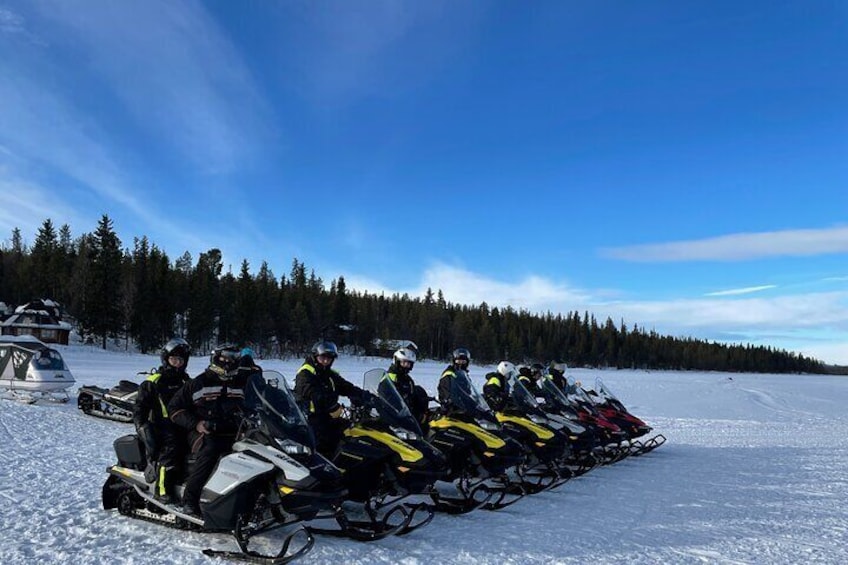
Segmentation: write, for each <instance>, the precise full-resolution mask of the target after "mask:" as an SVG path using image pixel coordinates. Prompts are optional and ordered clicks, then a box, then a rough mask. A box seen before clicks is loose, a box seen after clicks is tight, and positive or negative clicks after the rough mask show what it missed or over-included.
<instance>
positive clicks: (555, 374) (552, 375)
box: [545, 369, 568, 391]
mask: <svg viewBox="0 0 848 565" xmlns="http://www.w3.org/2000/svg"><path fill="white" fill-rule="evenodd" d="M545 376H546V377H547V378H549V379H551V380H552V381H553V382H554V384H555V385H556V387H557V388H558V389H560V390H562V391H565V390H566V388H565V387H567V386H568V381H567V380H566V378H565V374H564V373H561V372H559V371H557V370H556V369H549V370H548V374H547V375H545Z"/></svg>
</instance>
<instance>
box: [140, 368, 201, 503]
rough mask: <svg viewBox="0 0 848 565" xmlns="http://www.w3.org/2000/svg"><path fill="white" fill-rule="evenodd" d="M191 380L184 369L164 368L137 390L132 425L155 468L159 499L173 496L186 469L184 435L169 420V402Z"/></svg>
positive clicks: (148, 378)
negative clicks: (174, 489)
mask: <svg viewBox="0 0 848 565" xmlns="http://www.w3.org/2000/svg"><path fill="white" fill-rule="evenodd" d="M190 380H191V379H190V378H189V376H188V374H187V373H186V372H185V369H183V368H182V367H180V368H179V369H177V368H175V367H171V366H170V365H168V366H165V365H163V366H161V367H159V369H158V370H157V371H156V372H155V373H153V374H152V375H150V376H149V377H147V379H145V381H144V382H143V383H141V385H140V386H139V387H138V396H136V400H135V406H134V407H133V422H134V423H135V428H136V430H137V432H138V435H139V437H140V438H141V440H142V442H143V443H144V446H145V451H146V452H147V460H148V462H150V463H153V464H154V465H155V476H156V482H157V486H156V493H155V494H156V495H158V496H165V495H170V493H171V491H172V490H173V486H174V484H175V483H176V482H177V481H178V480H179V479H180V475H181V473H182V470H183V459H184V458H185V451H186V450H185V432H184V431H183V430H182V429H181V428H179V427H177V426H176V425H175V424H174V423H173V422H172V421H171V420H170V418H169V417H168V403H169V402H170V401H171V399H172V398H173V397H174V395H175V394H176V393H177V392H178V391H179V390H180V389H181V388H182V386H183V385H184V384H185V383H187V382H189V381H190Z"/></svg>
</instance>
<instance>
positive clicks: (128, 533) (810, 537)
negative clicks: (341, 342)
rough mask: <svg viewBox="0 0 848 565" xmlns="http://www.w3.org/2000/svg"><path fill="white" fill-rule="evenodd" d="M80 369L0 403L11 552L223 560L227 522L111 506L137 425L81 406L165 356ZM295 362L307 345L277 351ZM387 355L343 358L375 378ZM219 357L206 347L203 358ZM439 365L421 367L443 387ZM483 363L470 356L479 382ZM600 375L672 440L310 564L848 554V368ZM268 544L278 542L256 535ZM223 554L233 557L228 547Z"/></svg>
mask: <svg viewBox="0 0 848 565" xmlns="http://www.w3.org/2000/svg"><path fill="white" fill-rule="evenodd" d="M62 352H63V355H64V356H65V359H66V360H67V362H68V364H69V365H70V368H71V370H72V371H73V373H74V376H75V378H76V379H77V384H76V386H74V388H73V389H72V395H71V396H72V398H71V402H70V403H68V404H66V405H49V404H36V405H24V404H19V403H17V402H13V401H8V400H3V401H0V563H3V564H10V563H54V562H56V563H61V562H73V563H75V564H82V563H97V564H101V563H137V564H146V563H157V564H158V563H168V562H174V563H177V562H178V563H212V562H216V560H214V559H211V558H208V557H205V556H204V555H202V554H201V550H202V549H204V548H207V547H214V548H216V549H235V544H234V543H233V542H232V540H231V538H230V537H228V536H226V535H223V534H199V533H187V532H182V531H177V530H172V529H167V528H163V527H161V526H157V525H155V524H150V523H145V522H140V521H133V520H131V519H128V518H125V517H122V516H119V515H118V514H116V513H115V512H114V511H111V512H106V511H104V510H102V509H101V506H100V489H101V486H102V484H103V482H104V480H105V478H106V473H105V469H106V467H107V466H108V465H110V464H112V463H113V462H114V461H113V455H112V441H113V440H114V439H115V438H117V437H118V436H121V435H123V434H126V433H129V432H130V431H131V430H132V425H130V424H121V423H117V422H109V421H105V420H98V419H95V418H92V417H89V416H85V415H83V414H82V413H81V412H79V411H78V410H77V408H76V390H77V388H78V387H79V386H80V385H83V384H94V385H99V386H103V387H110V386H112V385H114V384H116V383H117V382H118V380H120V379H130V380H139V379H140V377H136V376H135V374H136V372H138V371H142V370H146V369H149V368H151V367H153V366H154V365H156V364H157V361H158V359H157V358H156V357H153V356H142V355H133V354H120V353H113V352H106V351H101V350H97V349H89V348H83V347H73V346H72V347H67V348H62ZM262 365H263V367H264V368H266V369H275V370H278V371H281V372H282V373H284V374H285V375H287V376H288V377H292V376H293V375H294V373H295V372H296V370H297V368H298V367H299V365H300V361H299V360H291V361H264V362H262ZM387 365H388V363H387V361H386V360H379V359H358V358H345V357H342V358H341V359H339V360H338V361H337V364H336V368H337V369H339V370H340V372H341V373H342V374H343V375H344V376H346V377H347V378H348V379H350V380H352V381H354V382H355V383H357V384H361V376H362V373H363V372H364V371H365V370H367V369H370V368H373V367H377V366H381V367H385V366H387ZM204 366H205V359H201V358H193V359H192V360H191V363H190V365H189V369H190V373H191V374H197V373H198V372H199V371H200V370H201V369H202V368H203V367H204ZM442 368H443V363H438V362H419V363H418V364H417V365H416V367H415V369H414V371H413V376H415V377H416V379H417V380H418V382H419V383H421V384H422V385H424V386H425V387H426V388H427V389H428V390H430V391H433V392H434V391H435V386H436V381H437V379H438V375H439V373H440V371H441V369H442ZM486 369H487V368H484V367H477V366H474V367H472V377H473V378H474V379H475V382H477V383H478V384H482V383H481V381H482V376H483V374H484V372H485V370H486ZM572 374H574V375H575V376H576V377H577V378H578V379H581V380H582V381H583V382H584V383H587V384H589V385H591V384H592V383H594V377H595V376H598V375H600V376H602V377H603V379H604V382H605V383H606V384H607V385H608V386H609V388H610V389H612V391H613V392H615V393H616V395H617V396H618V397H619V398H620V399H621V400H622V401H623V402H624V404H625V405H626V406H628V408H630V409H631V411H632V412H633V413H634V414H636V415H638V416H640V417H642V418H643V419H644V420H646V421H647V422H648V423H650V424H652V425H653V426H654V429H655V431H656V432H661V433H663V434H664V435H665V436H666V437H667V438H668V443H667V444H666V445H664V446H663V447H661V448H660V449H658V450H656V451H654V452H653V453H651V454H648V455H646V456H644V457H640V458H633V459H630V460H625V461H622V462H620V463H617V464H615V465H611V466H608V467H604V468H601V469H596V470H594V471H592V472H590V473H588V474H587V475H585V476H583V477H580V478H578V479H575V480H573V481H570V482H569V483H567V484H565V485H563V486H562V487H560V488H559V489H557V490H554V491H551V492H545V493H541V494H536V495H532V496H528V497H526V498H525V499H523V500H521V501H519V502H518V503H516V504H515V505H513V506H511V507H509V508H506V509H503V510H500V511H497V512H487V511H476V512H472V513H470V514H467V515H464V516H446V515H441V514H440V515H437V516H436V518H435V519H434V520H433V522H432V523H431V524H430V525H428V526H426V527H424V528H422V529H421V530H418V531H416V532H413V533H412V534H410V535H408V536H406V537H403V538H388V539H384V540H380V541H377V542H372V543H367V544H366V543H358V542H354V541H348V540H343V539H333V538H326V537H323V538H318V540H317V542H316V544H315V548H314V549H313V550H312V552H311V553H310V554H308V555H307V556H306V557H305V558H304V559H302V560H301V561H300V562H301V563H335V564H338V563H348V564H355V563H362V564H372V563H404V564H410V565H411V564H415V563H427V564H429V563H498V564H500V563H516V564H517V563H521V564H524V563H574V564H577V563H579V564H584V563H589V562H592V563H634V564H639V563H787V564H788V563H792V564H795V563H848V544H846V541H848V411H847V410H846V409H845V407H846V404H848V379H845V378H838V377H825V376H786V375H783V376H780V375H748V374H745V375H736V374H733V375H728V374H723V373H673V372H644V371H589V370H574V371H572ZM260 549H263V550H266V551H267V550H268V549H269V548H260ZM219 562H220V561H219Z"/></svg>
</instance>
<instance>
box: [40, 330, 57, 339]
mask: <svg viewBox="0 0 848 565" xmlns="http://www.w3.org/2000/svg"><path fill="white" fill-rule="evenodd" d="M57 337H58V335H57V332H56V330H45V329H42V330H41V339H43V340H46V341H55V340H56V338H57Z"/></svg>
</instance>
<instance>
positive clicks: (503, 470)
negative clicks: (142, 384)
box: [102, 369, 664, 564]
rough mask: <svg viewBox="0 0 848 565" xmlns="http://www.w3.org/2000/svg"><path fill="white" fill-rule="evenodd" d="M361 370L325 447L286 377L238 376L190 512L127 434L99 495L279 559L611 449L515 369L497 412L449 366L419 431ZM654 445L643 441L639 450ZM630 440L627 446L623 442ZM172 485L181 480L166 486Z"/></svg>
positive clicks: (247, 554)
mask: <svg viewBox="0 0 848 565" xmlns="http://www.w3.org/2000/svg"><path fill="white" fill-rule="evenodd" d="M363 381H364V382H363V388H365V389H366V390H368V391H370V392H371V393H373V395H372V396H370V397H368V400H367V401H366V402H365V403H363V404H362V405H354V406H351V407H349V408H348V414H347V416H348V418H349V420H350V422H351V424H350V426H349V427H348V428H347V429H346V430H345V432H344V439H343V441H342V443H341V444H340V446H339V448H338V450H337V451H336V453H335V454H334V456H333V457H332V458H331V459H328V458H326V457H324V456H323V455H321V454H319V453H318V452H317V451H316V450H315V439H314V436H313V434H312V431H311V430H310V428H309V426H308V424H307V420H306V418H305V416H304V414H303V412H302V411H301V410H300V408H299V407H298V405H297V403H296V401H295V400H294V396H293V393H292V392H291V389H290V388H289V386H288V384H287V383H286V380H285V378H284V377H283V376H282V375H281V374H279V373H276V372H273V371H265V372H264V373H263V374H262V375H256V376H255V377H253V378H251V380H250V381H249V383H248V385H247V388H246V393H245V405H246V412H245V417H244V418H243V421H242V423H241V427H240V431H239V435H238V441H236V443H235V444H234V445H233V451H232V453H230V454H228V455H226V456H224V457H222V458H221V460H220V461H219V463H218V465H217V467H216V468H215V470H214V471H213V473H212V475H211V476H210V478H209V479H208V481H207V482H206V484H205V486H204V488H203V491H202V494H201V498H200V515H199V516H198V515H194V514H190V513H188V512H186V511H185V509H183V508H182V507H180V506H177V505H175V504H173V503H167V502H163V501H162V500H160V499H159V498H158V497H157V496H155V494H154V493H155V491H156V489H155V488H154V485H155V481H153V480H151V481H148V480H147V479H148V478H151V479H152V477H149V476H148V477H146V476H145V469H146V468H147V461H146V457H145V453H144V447H143V444H142V442H141V441H140V440H139V438H138V437H137V436H135V435H126V436H123V437H121V438H119V439H117V440H116V441H115V443H114V449H115V454H116V456H117V460H118V462H117V464H114V465H111V466H109V467H108V468H107V473H108V477H107V480H106V483H105V484H104V486H103V493H102V496H103V507H104V508H105V509H107V510H110V509H116V510H117V511H118V512H119V513H120V514H123V515H126V516H131V517H134V518H139V519H143V520H148V521H152V522H156V523H160V524H163V525H166V526H170V527H176V528H181V529H193V530H197V531H208V532H228V533H230V534H232V535H233V537H234V538H235V542H236V545H237V547H238V550H236V551H223V550H213V549H207V550H205V551H204V553H205V554H206V555H210V556H220V557H226V558H232V559H237V560H242V561H250V562H256V563H273V564H282V563H287V562H289V561H292V560H294V559H297V558H299V557H301V556H303V555H305V554H306V553H308V552H309V551H310V549H311V548H312V547H313V545H314V543H315V536H320V535H330V536H341V537H347V538H350V539H355V540H360V541H372V540H378V539H382V538H385V537H387V536H391V535H406V534H408V533H410V532H413V531H415V530H417V529H418V528H421V527H423V526H425V525H426V524H428V523H430V521H431V520H432V519H433V517H434V515H435V514H436V513H437V512H444V513H448V514H464V513H467V512H471V511H474V510H477V509H486V510H498V509H501V508H504V507H506V506H509V505H511V504H514V503H515V502H517V501H518V500H520V499H521V498H523V497H524V496H526V495H528V494H533V493H536V492H540V491H543V490H549V489H553V488H556V487H558V486H560V485H562V484H563V483H565V482H566V481H568V480H570V479H571V478H573V477H575V476H578V475H580V474H582V473H585V472H587V471H589V470H591V469H592V468H594V467H596V466H597V465H599V464H602V463H609V462H611V461H612V460H613V459H612V458H611V457H609V456H608V455H607V454H606V452H605V451H604V450H605V449H610V448H609V445H608V444H606V443H603V441H606V440H599V439H597V437H595V436H594V435H593V433H594V432H592V431H591V430H590V429H589V428H588V427H585V426H582V425H581V424H579V423H577V419H578V418H579V416H577V415H576V414H577V408H576V407H574V406H573V404H572V399H570V398H569V396H568V395H567V394H565V393H564V392H563V391H560V396H559V397H558V400H559V401H561V402H563V403H568V406H570V409H571V412H568V414H569V415H563V414H564V413H565V412H567V411H565V410H564V409H561V407H555V406H554V404H553V401H549V400H548V399H547V397H545V398H544V399H543V401H542V402H539V401H538V400H537V399H536V398H535V397H534V395H533V394H531V393H530V392H529V391H528V390H527V389H526V388H525V387H524V386H523V385H522V384H521V383H520V382H519V381H518V380H517V379H511V385H512V397H513V399H514V400H515V402H514V403H513V405H514V406H515V407H516V408H515V409H514V410H513V411H511V412H510V413H497V414H496V413H494V412H492V410H491V409H490V408H489V406H488V405H487V404H486V402H485V400H484V399H483V398H482V395H480V393H479V392H478V391H477V389H476V387H475V386H474V384H473V383H472V382H471V380H470V379H469V378H468V375H467V374H466V373H465V372H464V371H456V375H455V377H453V379H452V381H451V390H450V398H449V400H448V401H447V402H446V403H445V406H442V407H440V408H438V409H436V410H434V411H433V413H432V414H431V415H430V417H429V418H428V421H427V423H426V425H425V427H424V429H422V426H421V425H420V424H419V422H418V421H417V420H416V419H415V417H413V415H412V413H411V411H410V410H409V407H408V406H407V405H406V403H405V402H404V400H403V398H402V397H401V395H400V394H399V393H398V391H397V389H396V388H395V386H394V383H393V382H392V381H391V380H390V379H389V378H386V375H385V371H383V370H382V369H374V370H372V371H368V372H366V373H365V375H364V379H363ZM596 391H597V398H598V404H597V405H598V406H605V407H606V406H608V407H610V409H615V410H619V411H621V408H623V405H621V403H620V402H617V399H616V398H615V397H614V396H613V395H612V394H611V393H610V392H609V390H608V389H606V388H605V387H599V388H596ZM590 401H591V399H590ZM619 405H620V407H619ZM563 406H565V404H563ZM554 408H557V409H558V410H560V409H561V410H560V411H559V412H557V411H556V410H554ZM604 409H605V410H606V409H607V408H604ZM572 412H573V413H574V415H573V417H572V415H571V413H572ZM624 412H626V410H624ZM628 414H629V413H628ZM640 422H641V420H640ZM645 428H647V430H650V428H648V427H647V426H644V423H642V427H638V426H634V429H636V430H637V432H641V434H640V435H644V434H645V433H647V431H646V430H645ZM628 429H629V428H628ZM634 437H636V436H634ZM658 437H661V436H658ZM663 441H664V438H663ZM625 443H626V442H625ZM660 443H661V442H659V443H656V445H654V444H652V446H651V447H650V448H645V447H644V445H647V444H640V449H639V450H637V451H639V454H641V453H644V452H647V451H648V450H650V449H653V448H654V447H656V446H658V445H659V444H660ZM624 451H625V449H624V448H622V449H621V450H620V453H623V452H624ZM627 452H628V454H636V451H634V450H633V448H632V447H629V444H628V448H627ZM620 453H618V455H619V456H620ZM620 457H622V456H620ZM620 457H619V458H620ZM188 464H189V465H190V464H191V462H190V461H189V462H188ZM182 491H183V487H182V485H179V486H177V488H176V492H175V493H174V494H175V495H176V497H175V498H177V499H179V498H181V497H182ZM279 529H282V530H283V534H282V536H283V537H282V539H281V541H280V547H279V551H277V552H276V553H274V554H264V553H260V552H257V551H255V550H253V549H251V548H250V543H251V540H253V539H255V538H256V537H257V536H260V535H262V534H266V533H268V532H271V531H273V530H279Z"/></svg>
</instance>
